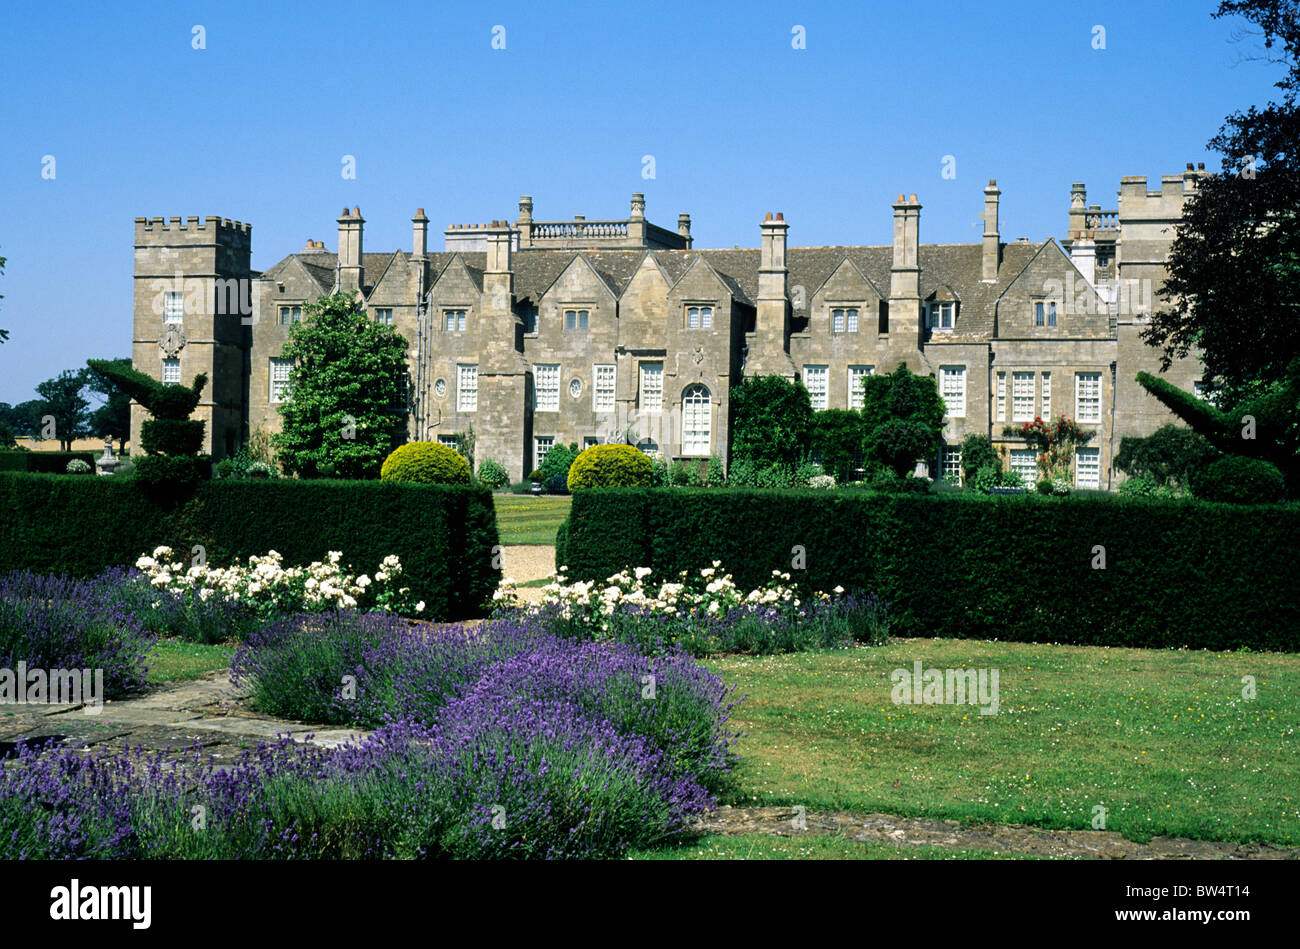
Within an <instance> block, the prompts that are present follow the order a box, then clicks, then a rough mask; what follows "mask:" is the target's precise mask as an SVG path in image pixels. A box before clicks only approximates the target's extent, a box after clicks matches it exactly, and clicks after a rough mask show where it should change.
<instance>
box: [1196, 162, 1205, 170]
mask: <svg viewBox="0 0 1300 949" xmlns="http://www.w3.org/2000/svg"><path fill="white" fill-rule="evenodd" d="M1196 170H1197V171H1204V170H1205V162H1203V161H1198V162H1197V163H1196Z"/></svg>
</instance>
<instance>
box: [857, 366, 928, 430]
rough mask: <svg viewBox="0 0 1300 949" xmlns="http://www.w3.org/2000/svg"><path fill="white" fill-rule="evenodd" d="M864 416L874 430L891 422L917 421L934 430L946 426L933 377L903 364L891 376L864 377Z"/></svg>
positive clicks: (867, 423) (867, 426)
mask: <svg viewBox="0 0 1300 949" xmlns="http://www.w3.org/2000/svg"><path fill="white" fill-rule="evenodd" d="M862 395H863V405H862V419H863V422H864V424H865V426H866V431H867V432H868V434H869V433H871V432H872V431H874V430H875V429H876V428H877V427H879V426H880V425H883V424H884V423H885V422H889V421H903V422H916V423H917V424H919V425H922V426H924V427H925V428H928V429H930V430H931V431H933V432H934V434H935V437H936V438H937V437H938V435H939V432H940V431H942V429H943V416H944V411H945V408H944V404H943V398H942V397H941V396H940V395H939V387H938V385H937V384H936V383H935V381H934V380H933V379H931V378H930V377H929V376H918V375H916V374H915V373H913V372H912V371H911V370H910V369H908V368H907V364H906V363H899V364H898V368H897V369H895V370H894V371H893V372H891V373H889V374H888V375H871V376H867V378H866V379H864V380H863V385H862Z"/></svg>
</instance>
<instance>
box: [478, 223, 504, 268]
mask: <svg viewBox="0 0 1300 949" xmlns="http://www.w3.org/2000/svg"><path fill="white" fill-rule="evenodd" d="M485 230H486V232H487V269H486V270H484V271H483V272H484V274H509V273H510V224H509V222H507V221H493V222H492V223H491V224H490V225H488V227H487V228H485Z"/></svg>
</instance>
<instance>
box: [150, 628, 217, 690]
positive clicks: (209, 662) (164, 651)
mask: <svg viewBox="0 0 1300 949" xmlns="http://www.w3.org/2000/svg"><path fill="white" fill-rule="evenodd" d="M234 651H235V647H233V646H201V645H199V644H198V643H186V642H181V641H180V640H177V639H160V640H158V642H157V643H156V644H155V645H154V647H153V649H152V650H150V652H149V655H148V656H147V657H146V659H145V662H146V663H147V664H148V666H149V677H148V681H149V684H150V685H156V684H158V683H160V682H183V681H185V680H188V679H201V678H203V677H204V676H205V675H207V674H208V673H209V672H216V671H217V670H219V669H226V668H229V666H230V657H231V656H232V655H234Z"/></svg>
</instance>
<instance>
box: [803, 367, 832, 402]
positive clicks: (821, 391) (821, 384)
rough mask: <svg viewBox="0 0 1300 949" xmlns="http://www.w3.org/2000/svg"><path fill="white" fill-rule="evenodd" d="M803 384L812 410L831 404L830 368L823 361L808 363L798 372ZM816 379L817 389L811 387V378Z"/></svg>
mask: <svg viewBox="0 0 1300 949" xmlns="http://www.w3.org/2000/svg"><path fill="white" fill-rule="evenodd" d="M799 375H800V378H801V380H802V382H803V386H804V388H805V389H807V390H808V395H809V396H810V398H811V401H812V407H813V411H814V412H821V411H824V410H826V409H828V408H830V404H831V368H830V366H828V365H826V364H825V363H809V364H807V365H805V366H804V367H803V371H802V372H800V374H799ZM813 378H816V380H817V389H816V390H815V391H814V390H813V387H812V379H813Z"/></svg>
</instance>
